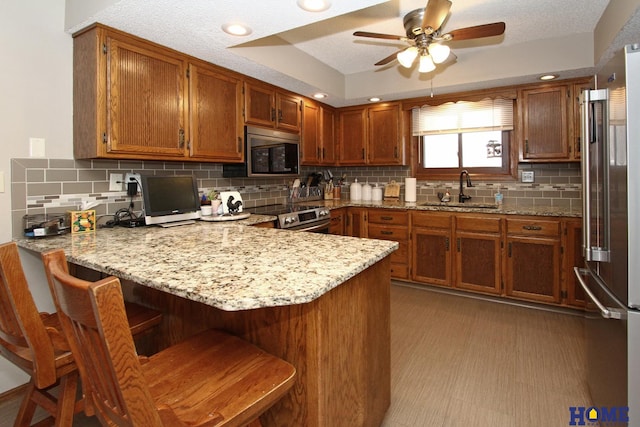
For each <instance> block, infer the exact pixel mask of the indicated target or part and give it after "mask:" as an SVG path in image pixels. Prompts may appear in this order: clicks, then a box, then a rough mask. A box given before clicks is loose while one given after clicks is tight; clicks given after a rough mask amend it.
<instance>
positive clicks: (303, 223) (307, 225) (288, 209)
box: [247, 205, 331, 234]
mask: <svg viewBox="0 0 640 427" xmlns="http://www.w3.org/2000/svg"><path fill="white" fill-rule="evenodd" d="M247 210H248V211H250V212H251V213H254V214H260V215H274V216H277V217H278V220H277V226H278V228H283V229H286V230H295V231H311V232H314V233H325V234H327V233H329V222H330V216H331V214H330V211H329V209H328V208H325V207H322V206H308V205H267V206H259V207H255V208H247Z"/></svg>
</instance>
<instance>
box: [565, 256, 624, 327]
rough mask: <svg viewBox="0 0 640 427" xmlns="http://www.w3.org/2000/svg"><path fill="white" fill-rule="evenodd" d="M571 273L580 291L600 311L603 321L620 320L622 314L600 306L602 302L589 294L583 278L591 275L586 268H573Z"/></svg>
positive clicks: (602, 305) (591, 293)
mask: <svg viewBox="0 0 640 427" xmlns="http://www.w3.org/2000/svg"><path fill="white" fill-rule="evenodd" d="M573 272H574V273H575V275H576V279H578V283H580V286H581V287H582V290H583V291H584V292H585V293H586V294H587V295H588V296H589V298H590V299H591V301H593V302H594V304H595V305H596V306H597V307H598V310H600V315H601V316H602V317H604V318H605V319H622V313H620V311H618V310H616V309H612V308H610V307H606V306H605V305H604V304H602V302H600V300H598V298H596V296H595V295H594V294H593V292H591V289H589V286H587V283H586V282H585V281H584V276H591V277H593V274H592V273H591V271H589V270H588V269H586V268H580V267H573ZM594 279H595V278H594Z"/></svg>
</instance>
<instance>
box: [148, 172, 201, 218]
mask: <svg viewBox="0 0 640 427" xmlns="http://www.w3.org/2000/svg"><path fill="white" fill-rule="evenodd" d="M141 178H142V183H141V184H142V199H143V201H144V211H145V223H146V224H147V225H161V226H165V227H166V226H172V225H182V224H185V223H190V222H193V220H196V219H198V218H200V212H199V209H200V198H199V197H198V185H197V183H196V179H195V177H194V176H192V175H191V176H147V175H142V176H141ZM185 221H186V222H185Z"/></svg>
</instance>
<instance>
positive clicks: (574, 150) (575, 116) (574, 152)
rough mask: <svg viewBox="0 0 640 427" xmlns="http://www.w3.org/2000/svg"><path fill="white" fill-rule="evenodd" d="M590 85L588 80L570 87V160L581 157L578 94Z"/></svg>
mask: <svg viewBox="0 0 640 427" xmlns="http://www.w3.org/2000/svg"><path fill="white" fill-rule="evenodd" d="M590 88H591V86H590V85H589V83H588V82H584V83H576V84H574V85H573V87H572V91H571V97H570V99H571V106H570V112H571V114H572V117H571V122H572V124H573V127H572V129H571V135H570V137H569V138H570V140H569V141H570V143H569V148H570V150H571V153H570V154H571V159H572V160H580V158H581V153H580V148H581V147H580V133H581V129H580V128H581V126H582V124H581V114H582V113H581V111H580V94H581V93H582V91H583V90H586V89H590Z"/></svg>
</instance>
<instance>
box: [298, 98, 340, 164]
mask: <svg viewBox="0 0 640 427" xmlns="http://www.w3.org/2000/svg"><path fill="white" fill-rule="evenodd" d="M302 105H303V106H302V160H301V161H302V164H303V165H325V166H332V165H335V164H336V144H335V110H334V109H333V108H331V107H328V106H325V105H322V104H319V103H316V102H313V101H310V100H305V101H303V103H302Z"/></svg>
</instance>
